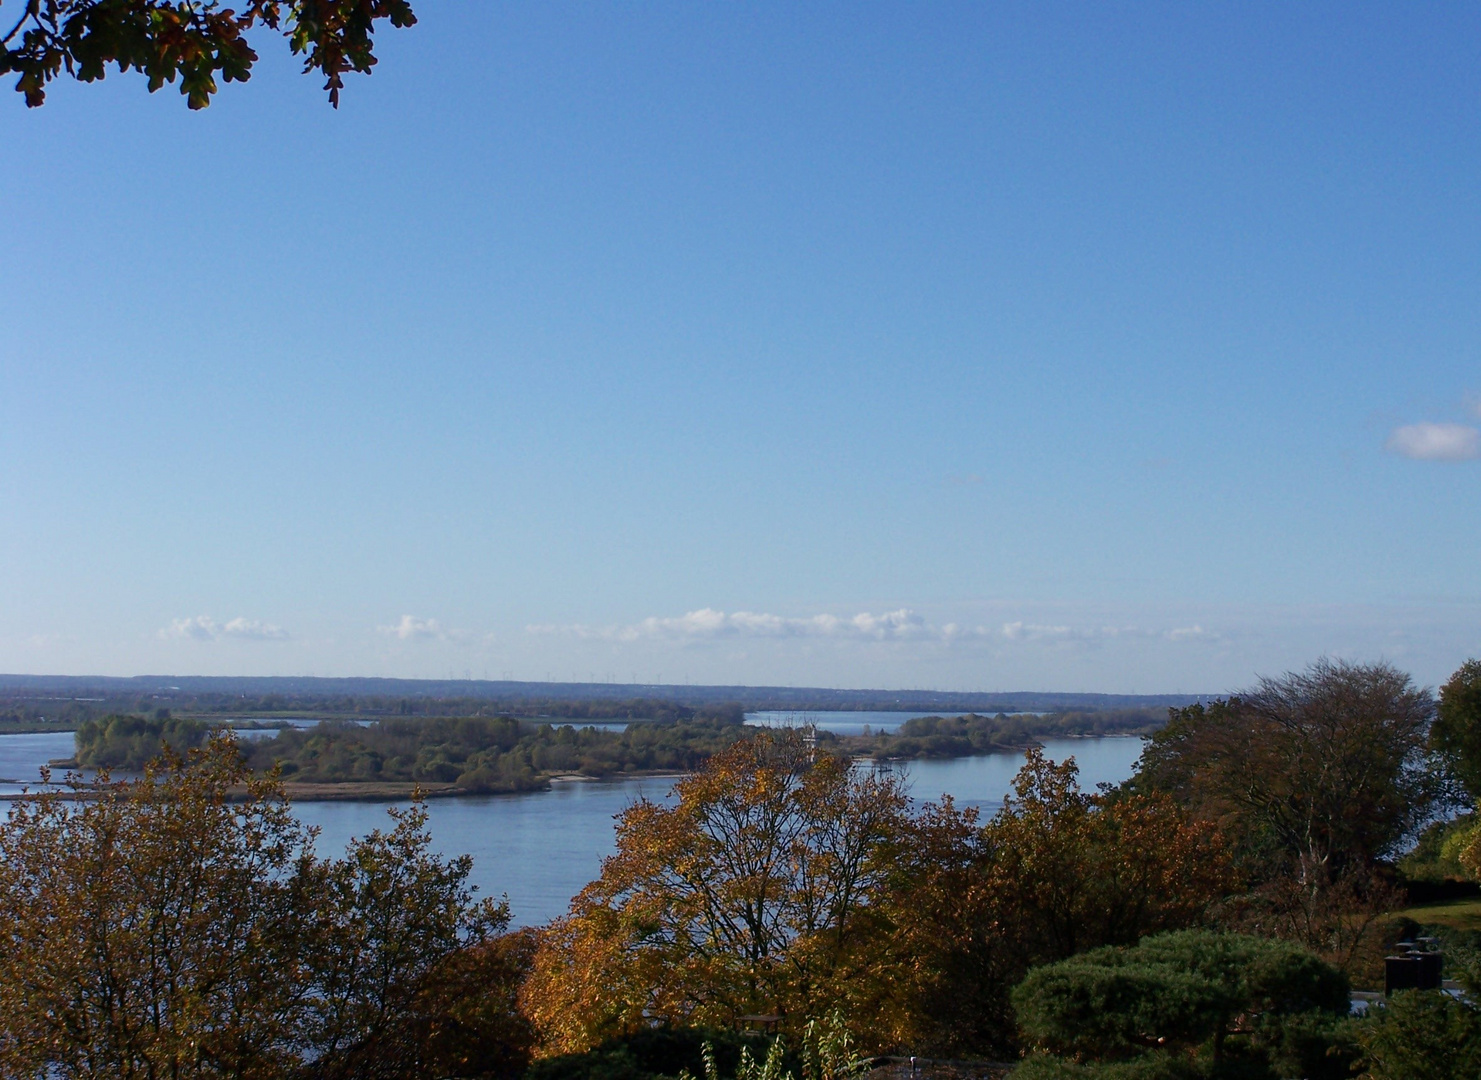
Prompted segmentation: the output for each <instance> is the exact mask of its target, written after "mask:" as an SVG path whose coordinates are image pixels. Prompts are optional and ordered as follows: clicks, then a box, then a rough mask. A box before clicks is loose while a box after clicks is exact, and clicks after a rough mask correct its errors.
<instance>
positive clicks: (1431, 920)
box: [1394, 896, 1481, 931]
mask: <svg viewBox="0 0 1481 1080" xmlns="http://www.w3.org/2000/svg"><path fill="white" fill-rule="evenodd" d="M1394 914H1395V915H1399V916H1403V917H1404V918H1407V919H1413V920H1414V921H1415V922H1417V923H1419V924H1420V925H1421V926H1447V927H1450V928H1451V929H1452V930H1478V931H1481V897H1474V896H1472V897H1467V898H1465V899H1462V900H1444V901H1441V902H1440V903H1438V904H1424V905H1421V906H1420V907H1412V908H1405V909H1404V910H1403V911H1396V912H1394Z"/></svg>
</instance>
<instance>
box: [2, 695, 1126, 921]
mask: <svg viewBox="0 0 1481 1080" xmlns="http://www.w3.org/2000/svg"><path fill="white" fill-rule="evenodd" d="M919 715H925V714H921V713H878V712H871V713H816V714H809V715H807V716H800V715H798V716H794V715H792V714H783V713H756V714H752V715H751V716H748V717H747V719H748V720H750V721H751V722H752V723H763V724H787V723H794V722H808V723H816V724H817V726H818V727H819V728H823V729H827V730H832V731H837V732H839V733H841V734H858V733H859V732H860V731H862V730H863V728H864V725H866V724H867V725H869V726H870V728H871V730H875V731H878V730H881V729H883V730H886V731H888V730H892V729H893V728H896V727H898V726H899V725H900V724H902V723H903V722H904V721H905V720H907V719H909V718H910V717H912V716H919ZM72 752H73V742H72V735H71V733H70V732H58V733H48V734H43V735H0V793H7V792H14V791H17V790H19V788H18V786H17V785H18V784H21V783H32V784H34V783H35V781H36V779H37V770H38V769H39V768H40V767H41V766H42V765H44V764H46V762H47V761H49V760H52V759H58V758H66V757H70V756H71V754H72ZM1044 752H1045V754H1046V755H1047V756H1049V757H1050V758H1053V759H1054V760H1055V761H1062V760H1064V759H1065V758H1067V757H1071V756H1073V757H1074V759H1075V761H1076V763H1077V764H1078V765H1079V766H1080V784H1081V787H1082V788H1084V789H1086V790H1091V789H1093V788H1094V787H1095V785H1096V784H1099V783H1102V782H1105V783H1119V782H1120V781H1122V780H1124V779H1126V778H1127V777H1128V776H1130V775H1131V772H1132V767H1133V765H1134V764H1135V762H1136V759H1137V757H1138V756H1139V755H1140V753H1141V740H1140V739H1137V738H1125V737H1121V738H1094V739H1046V740H1044ZM1022 763H1023V755H1022V754H1021V753H1006V754H990V755H987V756H985V757H973V758H957V759H954V760H951V761H913V762H910V763H909V764H908V765H904V766H901V767H899V768H900V771H901V772H902V773H903V774H904V777H905V780H906V783H907V784H908V785H909V789H910V794H911V796H912V797H913V798H915V799H917V800H919V801H921V802H927V801H932V800H937V799H940V798H941V796H942V795H950V796H952V797H953V798H954V799H955V800H956V802H957V804H958V805H959V806H976V807H979V808H981V809H982V810H983V812H984V815H987V814H991V813H993V812H994V811H996V810H997V809H998V808H999V807H1000V806H1001V805H1002V802H1003V797H1004V795H1006V794H1007V793H1008V791H1009V790H1010V786H1011V783H1012V780H1013V776H1014V774H1015V773H1016V772H1017V771H1018V768H1019V766H1020V765H1021V764H1022ZM673 783H674V781H673V778H672V777H647V778H643V779H637V780H612V781H590V782H571V783H557V784H554V785H552V786H551V789H550V790H549V791H537V792H529V793H525V794H520V795H469V796H462V797H459V798H449V799H433V800H431V801H430V802H428V804H427V810H428V814H429V818H430V826H431V830H432V840H433V844H434V846H435V847H436V848H437V849H438V850H440V851H441V852H443V853H444V854H447V855H464V854H467V855H471V856H472V857H473V873H472V878H471V880H472V883H473V884H475V885H476V886H478V889H479V894H480V895H482V896H496V897H498V896H507V897H508V898H509V904H510V907H511V908H512V910H513V915H514V922H515V924H516V925H520V926H530V925H538V924H540V923H544V922H547V921H549V920H550V919H552V918H555V917H556V916H558V915H561V914H564V913H565V911H566V908H567V906H568V905H569V903H570V900H571V897H572V896H574V895H575V894H576V893H577V892H579V891H580V890H581V888H582V886H584V885H585V884H586V883H587V882H588V881H590V880H591V879H592V878H594V877H596V875H597V874H598V872H599V871H600V870H601V863H602V859H603V858H604V857H605V856H607V855H610V854H611V853H612V850H613V819H614V818H615V817H616V815H618V814H620V813H621V812H622V811H623V809H624V808H626V807H627V806H629V805H630V804H631V803H632V802H633V801H634V800H636V799H638V798H648V799H654V800H661V799H666V798H667V797H668V795H669V791H670V789H671V788H672V787H673ZM390 805H396V806H405V805H406V804H405V803H396V804H388V803H383V802H382V803H375V802H301V803H298V804H296V806H295V811H296V812H297V814H298V817H299V819H300V820H302V821H303V822H304V823H305V824H306V825H312V826H316V827H318V829H319V830H320V832H319V839H318V850H319V851H320V853H322V854H329V853H331V852H333V853H337V852H338V851H340V850H341V849H343V847H344V845H345V844H347V843H348V842H349V840H350V839H351V838H352V837H357V836H364V835H365V834H366V833H368V832H370V830H372V829H375V828H380V827H382V826H384V825H386V824H387V822H388V820H389V819H388V818H387V815H386V809H387V807H388V806H390Z"/></svg>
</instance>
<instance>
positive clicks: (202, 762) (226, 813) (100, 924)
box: [0, 734, 529, 1080]
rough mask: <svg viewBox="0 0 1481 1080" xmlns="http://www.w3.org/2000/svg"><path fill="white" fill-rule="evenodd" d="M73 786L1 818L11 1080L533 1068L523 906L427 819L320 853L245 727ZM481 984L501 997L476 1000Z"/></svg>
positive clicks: (3, 990) (0, 923) (2, 950)
mask: <svg viewBox="0 0 1481 1080" xmlns="http://www.w3.org/2000/svg"><path fill="white" fill-rule="evenodd" d="M69 780H70V783H69V784H67V785H65V786H64V787H63V788H61V789H57V790H49V791H43V792H41V793H39V794H34V795H32V796H30V797H28V798H22V799H20V800H18V801H16V802H15V803H13V805H12V808H11V811H10V813H9V815H8V817H7V818H6V819H5V820H4V821H3V822H0V865H3V868H4V873H3V875H0V1076H56V1077H79V1078H81V1077H89V1078H98V1080H102V1078H105V1077H106V1078H114V1077H151V1078H152V1077H174V1078H180V1080H183V1078H201V1080H205V1078H215V1077H233V1078H236V1080H254V1078H263V1080H267V1078H272V1080H280V1078H285V1077H293V1076H314V1077H323V1078H331V1077H349V1076H367V1075H374V1076H376V1077H384V1078H386V1080H392V1078H398V1077H411V1076H420V1075H426V1074H428V1073H430V1072H433V1071H434V1070H441V1069H443V1067H444V1066H446V1065H451V1064H456V1063H469V1062H476V1063H478V1065H479V1071H477V1072H465V1073H463V1075H477V1076H513V1075H518V1074H519V1072H520V1071H521V1068H520V1062H521V1060H522V1055H524V1053H525V1045H526V1044H527V1043H528V1041H529V1039H528V1034H527V1033H526V1034H522V1033H521V1023H520V1022H519V1021H518V1020H517V1018H515V1017H513V1016H512V1009H511V1008H510V1005H511V1004H512V1000H511V994H510V993H509V988H510V987H512V985H513V983H514V982H515V981H516V980H517V979H518V978H519V977H520V975H521V973H522V971H523V968H524V966H525V961H524V960H522V959H519V958H518V956H517V955H516V954H517V953H518V950H517V949H516V950H515V954H509V953H508V952H507V951H506V952H502V953H501V952H500V951H499V950H498V949H497V942H498V941H499V940H501V939H498V938H496V937H495V935H496V934H497V933H498V932H499V931H500V930H502V929H503V928H504V927H505V925H506V924H507V921H508V911H507V907H506V906H505V905H502V904H491V903H489V902H488V901H484V902H482V903H477V902H475V901H474V900H473V897H472V896H471V891H470V890H469V889H468V887H467V885H466V879H467V876H468V872H469V870H470V868H471V864H470V862H469V861H468V860H467V859H466V858H464V859H454V860H444V859H442V858H440V857H439V856H437V855H436V854H435V853H434V852H432V851H431V850H430V848H429V846H428V837H427V832H426V817H425V811H423V810H422V809H420V808H417V807H414V808H413V809H411V810H409V811H404V812H400V813H399V814H398V815H397V820H396V823H395V827H394V828H392V829H390V830H388V831H380V830H377V831H375V832H373V833H372V834H371V835H370V836H368V837H366V838H365V839H364V840H361V841H358V842H356V843H354V844H352V845H351V848H350V850H349V852H348V853H347V857H346V858H344V859H340V860H321V859H319V858H317V857H316V856H315V854H314V851H313V844H312V840H313V835H312V833H311V832H310V831H308V830H305V829H303V828H302V827H301V826H299V824H298V822H297V821H296V820H295V819H294V817H293V815H292V813H291V812H290V809H289V807H288V804H287V802H286V801H285V799H284V798H283V792H282V788H281V785H280V784H279V783H278V782H277V780H276V778H275V777H272V776H269V777H257V778H254V777H252V776H251V775H250V774H249V773H248V772H247V771H246V769H245V767H244V765H243V764H242V760H241V755H240V753H239V752H238V749H237V746H236V743H235V741H234V740H233V739H232V738H231V736H230V735H229V734H228V735H224V736H217V737H214V738H213V739H212V740H211V741H210V742H209V743H208V744H207V745H206V747H205V748H204V749H202V750H197V751H192V752H191V754H190V756H189V758H188V759H183V760H182V759H181V758H179V757H177V756H174V755H172V754H166V756H165V757H164V758H162V759H160V760H158V761H156V762H155V763H153V764H151V765H150V767H149V768H148V770H147V771H146V773H145V775H144V777H143V778H142V779H140V780H135V781H126V782H114V781H111V780H109V779H108V777H107V776H106V775H102V776H100V777H99V778H98V779H96V780H94V781H88V782H84V781H83V780H82V779H81V778H78V777H71V778H69ZM490 948H494V949H495V951H493V952H490V951H489V950H490ZM526 951H527V950H526ZM470 973H476V975H471V974H470ZM470 978H476V979H477V981H480V982H483V983H486V984H488V983H492V984H496V985H489V986H487V987H486V989H485V991H484V998H483V1000H482V1002H481V1003H480V1004H479V1005H478V1007H477V1008H470V1007H469V1006H468V1005H467V1004H466V1003H463V1002H460V1001H459V1000H457V999H458V998H460V997H461V996H462V995H461V992H460V991H459V990H458V987H460V986H466V985H468V984H469V981H470ZM501 981H502V984H503V988H502V990H501V987H500V985H497V984H499V983H500V982H501ZM501 994H502V998H501ZM367 1063H372V1064H373V1066H374V1067H373V1069H372V1068H370V1065H368V1064H367Z"/></svg>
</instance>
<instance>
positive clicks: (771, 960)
mask: <svg viewBox="0 0 1481 1080" xmlns="http://www.w3.org/2000/svg"><path fill="white" fill-rule="evenodd" d="M675 795H676V796H677V802H676V803H675V804H674V805H671V806H670V805H663V804H659V803H654V802H650V801H647V800H643V801H640V802H638V803H636V804H635V805H633V806H632V807H630V808H629V809H628V810H627V811H625V812H624V813H623V814H622V815H621V817H620V819H619V821H618V825H617V853H616V854H615V855H613V856H611V857H610V858H608V859H607V860H606V861H605V862H604V863H603V866H602V874H601V877H600V878H599V879H598V880H597V881H595V882H593V883H592V884H591V885H589V886H588V887H587V888H586V889H585V890H583V892H582V893H581V894H580V895H579V896H578V897H577V898H576V900H575V901H574V902H573V904H572V909H571V913H570V915H569V916H567V917H566V918H564V919H560V920H557V921H556V922H555V923H554V924H553V925H552V926H551V927H550V928H549V929H548V930H547V931H546V933H545V936H544V939H543V941H542V943H541V945H540V948H539V950H538V952H537V954H536V957H535V963H534V970H533V973H532V975H531V977H530V978H529V980H528V981H527V982H526V984H525V988H524V991H523V1002H524V1005H525V1008H526V1011H527V1013H528V1015H529V1016H530V1017H531V1019H532V1020H533V1021H534V1023H535V1025H536V1027H537V1028H538V1029H539V1031H540V1034H541V1036H542V1039H543V1049H544V1052H546V1053H567V1052H576V1051H582V1050H586V1049H588V1048H590V1047H591V1046H593V1045H595V1044H597V1043H599V1042H601V1041H602V1040H603V1039H605V1038H608V1037H611V1036H615V1035H620V1034H624V1033H627V1032H631V1031H635V1030H637V1029H639V1028H641V1027H645V1026H648V1025H650V1024H652V1023H653V1022H655V1021H666V1022H670V1023H682V1024H696V1023H729V1022H730V1021H732V1020H733V1019H734V1017H736V1016H737V1015H745V1014H756V1013H768V1014H769V1013H775V1014H779V1015H781V1016H783V1017H786V1018H791V1019H792V1020H801V1019H805V1018H807V1017H808V1016H819V1015H823V1014H824V1013H825V1012H827V1011H828V1009H829V1008H831V1007H832V1005H833V1004H835V1003H836V1002H837V1001H838V1000H840V999H841V998H842V997H843V989H842V987H841V985H840V982H841V980H843V978H844V977H845V975H846V973H847V972H848V971H849V969H850V965H849V959H850V955H851V952H852V951H853V950H855V949H856V948H857V947H858V946H859V945H860V944H861V943H862V942H864V941H866V940H868V939H869V938H870V937H871V928H872V923H873V920H874V918H875V914H874V913H875V909H876V908H877V906H878V904H879V902H880V900H881V899H882V894H883V890H884V889H885V887H886V885H887V880H888V877H889V872H888V871H889V864H890V860H889V857H888V853H889V852H890V850H891V849H892V846H893V844H894V842H895V841H897V840H898V838H899V837H900V836H901V835H902V832H903V828H904V825H905V822H906V819H907V812H906V804H907V800H906V797H905V794H904V791H903V789H902V788H901V785H900V784H899V782H898V781H897V780H896V779H893V778H891V777H889V776H887V775H881V774H877V773H874V772H855V771H852V770H851V769H850V767H849V764H848V763H847V762H841V761H839V760H837V759H835V758H833V757H830V756H827V755H824V754H820V753H817V752H815V751H814V750H813V749H812V748H811V747H809V746H808V745H807V743H806V741H805V740H804V739H803V738H802V737H801V736H800V735H799V734H798V733H795V732H778V733H766V734H762V735H758V736H757V737H755V738H753V739H750V740H747V741H745V742H740V743H737V744H735V745H734V746H732V747H730V748H729V749H727V750H725V751H723V752H721V753H719V754H716V755H715V756H713V757H712V758H710V760H709V761H708V762H707V763H706V765H705V766H704V767H703V768H701V769H700V770H699V771H698V772H697V773H695V774H693V775H692V776H689V777H687V778H685V779H684V780H682V781H680V782H679V783H678V784H677V785H676V787H675Z"/></svg>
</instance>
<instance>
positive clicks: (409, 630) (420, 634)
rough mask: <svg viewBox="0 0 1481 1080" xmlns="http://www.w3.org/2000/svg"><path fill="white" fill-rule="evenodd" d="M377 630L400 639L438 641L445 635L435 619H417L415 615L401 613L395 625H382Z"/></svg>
mask: <svg viewBox="0 0 1481 1080" xmlns="http://www.w3.org/2000/svg"><path fill="white" fill-rule="evenodd" d="M379 630H380V632H381V633H383V634H390V635H391V636H392V637H395V638H400V639H401V640H402V641H440V640H442V639H443V638H446V637H447V634H446V633H445V632H444V631H443V629H442V627H441V626H439V625H438V623H437V620H436V619H419V618H417V617H416V616H415V615H403V616H401V621H400V622H398V623H397V624H396V625H395V626H382V627H379Z"/></svg>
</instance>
